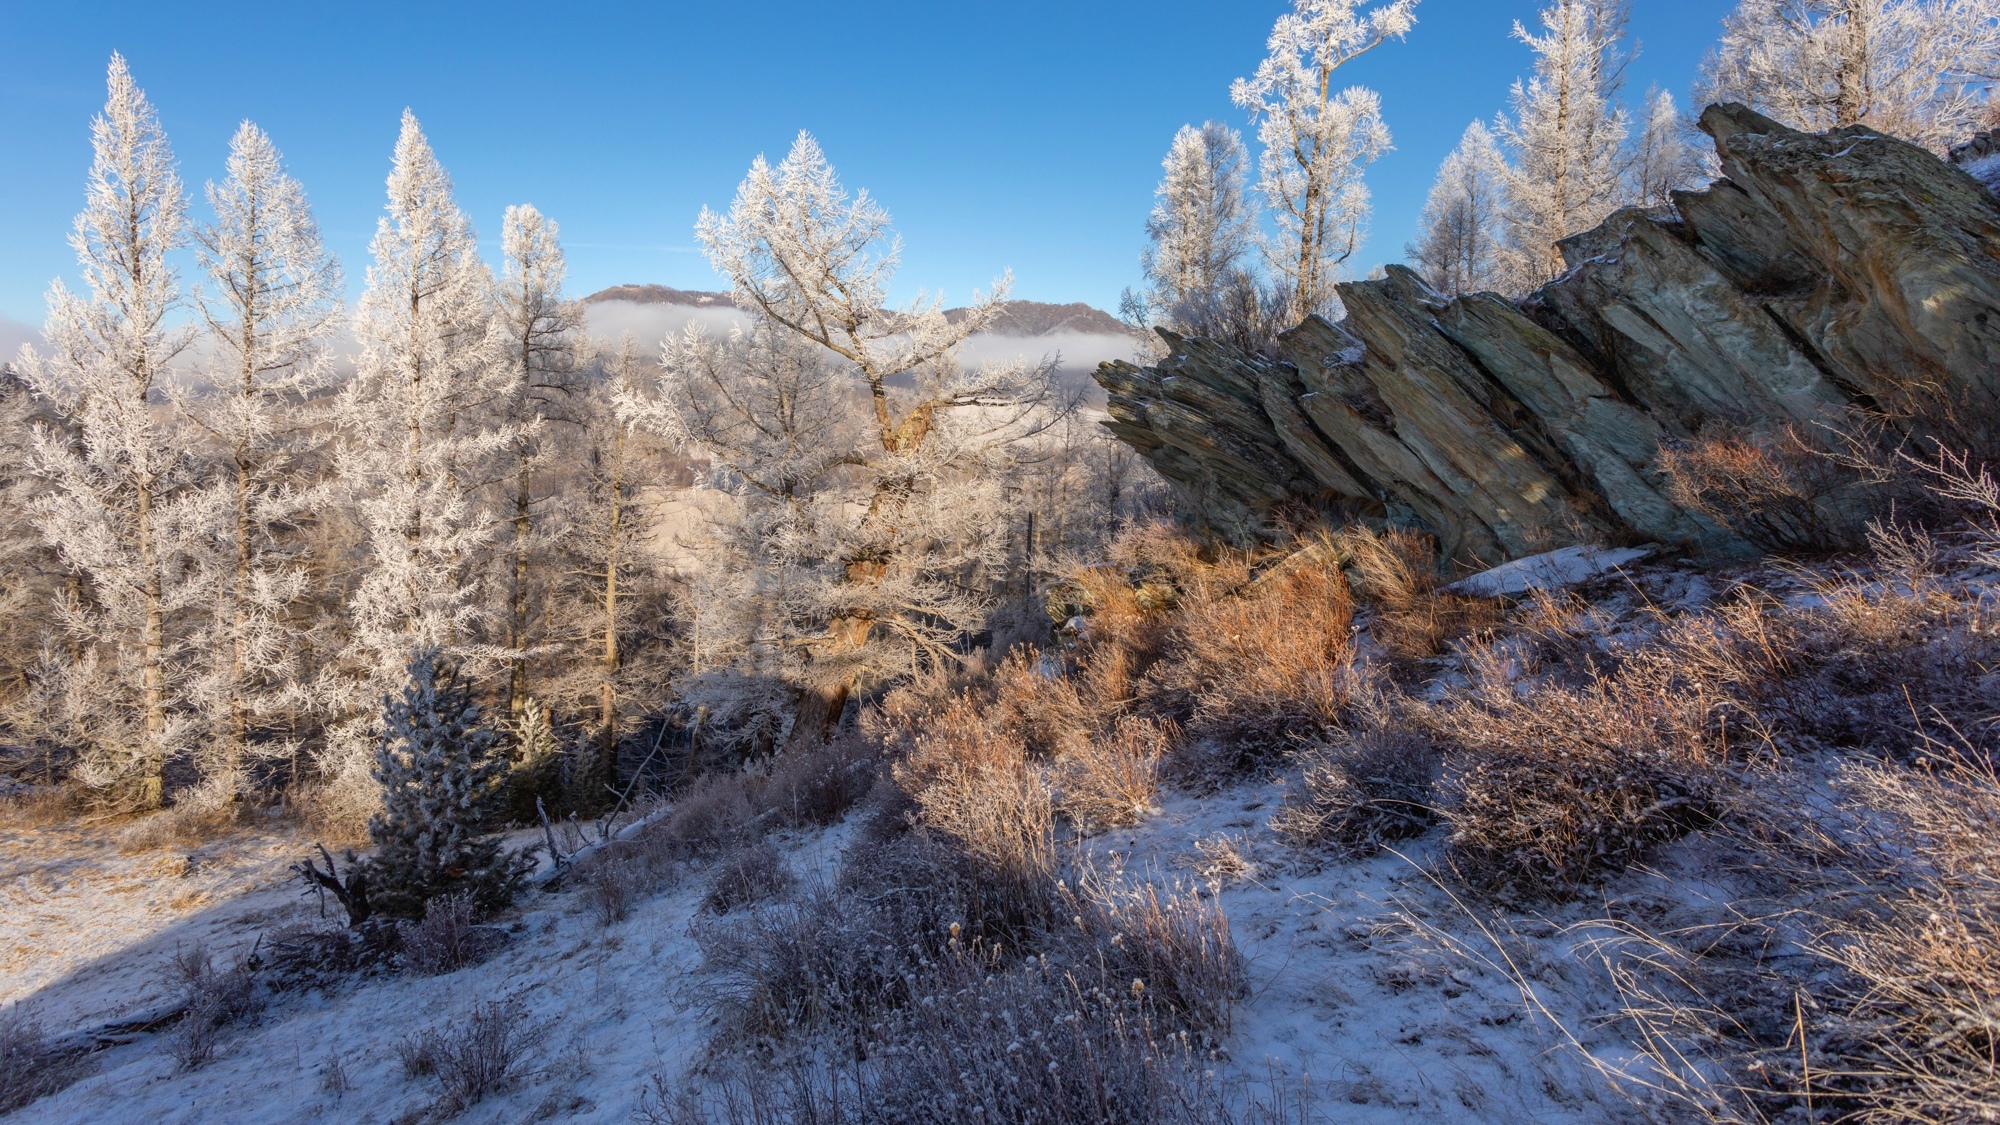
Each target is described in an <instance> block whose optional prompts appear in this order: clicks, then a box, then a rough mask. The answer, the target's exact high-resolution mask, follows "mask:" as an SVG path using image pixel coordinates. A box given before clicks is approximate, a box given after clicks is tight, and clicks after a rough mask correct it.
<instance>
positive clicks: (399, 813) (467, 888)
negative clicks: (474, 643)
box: [367, 647, 525, 918]
mask: <svg viewBox="0 0 2000 1125" xmlns="http://www.w3.org/2000/svg"><path fill="white" fill-rule="evenodd" d="M382 704H383V715H382V735H381V741H380V742H379V743H378V744H377V746H376V750H375V761H374V768H373V771H372V772H373V774H374V778H375V780H376V782H378V783H379V784H380V785H381V787H382V808H381V811H379V812H377V813H376V814H375V815H374V816H372V817H370V818H369V821H368V838H369V839H370V840H372V841H374V843H375V847H376V849H377V850H376V854H375V855H374V856H373V857H371V858H370V859H369V861H368V867H367V874H368V904H369V906H370V907H371V908H373V909H374V910H376V911H377V912H380V913H383V914H391V915H396V916H399V917H404V918H421V917H423V914H424V904H425V903H426V902H429V901H430V900H431V899H433V898H438V897H441V896H445V895H463V896H466V897H469V898H471V899H472V900H473V902H474V903H476V904H477V905H478V906H479V907H481V908H482V909H484V910H493V909H497V908H499V907H501V906H505V905H506V904H507V902H508V900H509V899H511V898H512V897H513V894H514V891H515V890H516V888H518V887H519V885H520V881H521V877H522V875H523V874H524V869H525V861H524V860H523V858H522V857H521V856H519V855H508V854H503V853H502V851H501V848H500V841H499V840H498V839H495V838H488V837H485V836H482V835H481V834H480V827H481V822H482V821H483V820H484V819H485V817H486V816H487V814H488V812H489V810H490V809H491V807H492V805H493V802H494V799H495V797H496V796H497V789H498V787H499V784H500V779H501V777H502V776H503V775H504V774H505V772H506V768H507V761H506V757H505V754H504V753H503V752H502V751H501V749H500V738H499V736H498V735H496V734H494V733H493V732H492V731H491V730H488V729H486V728H485V727H483V726H482V725H481V724H480V715H479V706H478V705H477V704H476V703H474V702H473V701H472V693H471V692H470V691H469V690H467V689H466V687H465V685H464V684H463V683H461V682H460V681H459V678H458V669H457V667H456V665H454V664H452V663H450V662H449V661H447V660H446V659H445V658H444V657H443V656H442V655H441V654H440V653H439V651H438V650H437V649H436V648H434V647H428V648H422V649H419V650H418V651H417V652H416V653H415V654H414V655H412V656H411V658H410V662H409V665H408V673H407V680H406V682H405V683H404V685H403V687H402V690H401V691H400V692H399V693H398V694H397V695H395V696H393V697H385V698H384V699H383V701H382Z"/></svg>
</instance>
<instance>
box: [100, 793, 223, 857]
mask: <svg viewBox="0 0 2000 1125" xmlns="http://www.w3.org/2000/svg"><path fill="white" fill-rule="evenodd" d="M245 812H246V809H245V807H244V806H243V805H242V804H240V803H238V802H234V801H231V802H228V803H225V804H220V805H214V806H178V805H177V806H174V807H172V808H166V809H161V810H160V811H158V812H153V813H147V814H146V815H144V816H142V817H140V818H138V819H137V820H135V821H133V822H132V823H131V824H130V825H129V826H127V827H126V828H125V830H124V831H123V832H121V833H120V834H119V837H118V850H119V851H121V852H124V853H126V854H135V853H141V852H157V851H166V850H169V849H186V848H198V847H200V846H202V845H203V844H208V843H213V842H214V841H216V840H219V839H222V838H223V837H224V836H227V835H229V834H230V833H232V832H234V831H236V829H238V828H239V827H241V826H242V824H243V817H244V813H245Z"/></svg>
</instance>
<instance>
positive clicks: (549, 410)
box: [493, 206, 583, 723]
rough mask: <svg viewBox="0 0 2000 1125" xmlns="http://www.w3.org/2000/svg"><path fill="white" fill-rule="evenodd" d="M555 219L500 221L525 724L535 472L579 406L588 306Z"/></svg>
mask: <svg viewBox="0 0 2000 1125" xmlns="http://www.w3.org/2000/svg"><path fill="white" fill-rule="evenodd" d="M556 236H557V231H556V224H555V223H553V222H550V221H549V220H548V219H546V218H543V217H542V213H541V212H540V211H537V210H535V209H534V208H533V207H528V206H521V207H509V208H507V214H506V218H505V219H504V220H503V221H502V223H501V234H500V247H501V255H502V260H503V268H502V276H501V280H500V284H499V286H498V293H497V294H496V300H495V302H494V305H495V308H494V324H493V334H494V337H495V339H494V341H493V346H494V350H495V353H496V355H497V356H498V357H499V359H500V361H501V362H502V363H503V364H504V365H505V367H506V377H507V379H508V382H509V387H508V396H507V414H508V421H509V422H510V423H511V424H512V425H514V426H515V427H516V429H517V438H516V442H515V448H514V451H513V453H514V495H513V539H512V541H511V542H510V543H509V544H508V550H507V567H508V573H507V577H506V584H505V588H506V591H507V607H506V610H505V614H506V630H507V632H506V637H505V641H504V643H505V645H506V647H507V649H508V650H509V655H508V659H507V663H508V686H507V703H508V714H509V715H510V716H511V717H512V721H514V722H517V723H518V722H519V721H521V717H522V708H523V707H525V706H526V705H527V700H528V652H527V650H528V649H530V648H531V647H533V643H534V642H533V641H532V639H531V638H530V636H529V632H530V629H531V627H532V624H533V621H534V614H533V612H532V611H533V606H532V605H531V604H530V602H531V599H530V591H529V587H530V583H531V576H530V573H529V571H530V567H531V565H532V564H533V563H534V561H535V559H536V556H537V554H538V552H539V551H540V541H539V539H538V536H537V530H536V526H535V525H536V520H537V517H538V516H539V514H540V513H539V512H537V510H536V505H537V501H538V500H539V499H541V497H538V496H537V494H536V491H537V490H536V474H537V473H538V472H539V471H540V470H541V469H542V468H544V467H545V466H546V464H547V462H548V458H549V457H550V456H551V455H552V453H553V450H551V449H550V447H549V445H548V440H547V439H548V435H549V429H548V427H547V425H546V423H547V422H549V421H550V420H554V419H562V418H566V417H567V416H568V415H569V414H571V413H572V412H573V410H574V407H575V403H573V402H572V401H571V400H572V399H573V398H574V397H575V395H576V393H577V390H578V385H579V381H580V380H579V375H578V367H577V349H578V346H579V330H580V329H581V328H582V325H583V306H582V304H581V303H580V302H577V301H570V300H566V299H564V297H563V291H562V285H563V274H564V272H565V266H564V263H563V252H562V246H561V244H560V243H559V242H557V240H556Z"/></svg>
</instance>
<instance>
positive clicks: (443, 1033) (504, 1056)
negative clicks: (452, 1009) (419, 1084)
mask: <svg viewBox="0 0 2000 1125" xmlns="http://www.w3.org/2000/svg"><path fill="white" fill-rule="evenodd" d="M545 1038H547V1028H546V1027H544V1026H541V1025H539V1024H537V1023H535V1022H534V1021H533V1020H532V1019H530V1018H529V1015H528V1009H527V1006H526V1005H524V1004H522V1003H521V1002H520V1001H519V1000H489V1001H487V1002H485V1003H482V1004H478V1005H475V1006H474V1007H473V1008H472V1010H471V1011H469V1012H467V1013H466V1015H465V1017H464V1018H463V1019H456V1020H450V1021H447V1022H446V1023H445V1025H444V1026H443V1027H438V1028H430V1029H428V1030H425V1031H421V1032H418V1033H417V1034H415V1035H411V1036H407V1037H405V1038H403V1039H402V1040H400V1041H399V1042H398V1043H397V1044H396V1054H397V1057H398V1058H399V1059H401V1061H402V1064H403V1073H404V1074H406V1075H408V1076H409V1077H411V1078H430V1079H432V1080H433V1081H434V1082H436V1083H437V1086H438V1099H437V1104H436V1106H435V1110H436V1112H437V1115H438V1116H439V1117H447V1116H450V1115H453V1114H457V1113H462V1112H464V1111H465V1110H466V1109H467V1108H468V1107H470V1106H472V1105H473V1104H475V1103H477V1102H479V1101H480V1100H481V1099H483V1098H485V1097H486V1095H488V1094H492V1093H497V1092H499V1091H501V1090H504V1089H506V1088H508V1087H509V1086H511V1085H512V1084H513V1083H514V1082H516V1081H517V1080H519V1079H520V1078H521V1076H522V1070H523V1067H524V1065H525V1064H526V1062H527V1060H528V1057H529V1056H530V1055H531V1054H532V1053H533V1052H534V1051H535V1050H536V1048H538V1047H540V1046H541V1044H542V1041H543V1040H544V1039H545Z"/></svg>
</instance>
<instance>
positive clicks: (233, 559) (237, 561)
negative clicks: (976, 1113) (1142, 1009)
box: [183, 122, 344, 786]
mask: <svg viewBox="0 0 2000 1125" xmlns="http://www.w3.org/2000/svg"><path fill="white" fill-rule="evenodd" d="M228 173H229V174H228V177H227V179H225V180H224V181H223V182H222V183H221V184H219V185H217V184H210V185H208V201H209V205H210V207H211V208H213V209H214V211H215V216H216V218H215V222H214V223H213V224H211V225H209V226H207V227H204V228H202V229H201V230H198V231H197V232H196V233H195V241H196V243H197V244H198V246H199V250H200V258H201V264H202V267H203V269H204V272H205V273H206V275H207V284H206V285H204V286H203V287H202V288H201V289H200V290H199V291H198V293H197V296H198V301H199V306H200V310H201V315H202V318H203V320H204V321H205V322H206V324H207V327H208V330H209V340H210V343H211V350H210V355H209V357H208V360H207V364H206V367H207V376H208V379H207V382H208V384H209V389H208V391H207V393H205V394H201V395H199V396H196V397H193V398H192V399H190V400H188V401H186V402H184V403H183V409H184V411H185V412H186V413H187V414H188V415H189V416H191V417H192V418H193V420H194V421H195V422H196V423H197V424H198V425H199V426H200V427H201V428H202V429H204V430H206V431H207V432H208V434H209V435H210V436H211V438H212V439H213V441H214V442H215V444H217V445H218V446H219V447H220V458H219V460H220V472H219V474H218V479H217V480H216V481H215V483H214V484H213V485H211V486H210V487H208V488H207V489H206V490H205V496H204V499H205V508H206V513H205V514H206V515H207V516H208V523H207V526H208V531H209V535H210V538H211V539H212V541H213V546H214V563H215V566H214V570H215V594H216V597H215V600H214V605H213V616H212V619H211V622H212V623H211V626H210V629H209V630H208V641H209V643H208V644H207V645H206V646H205V647H206V649H207V653H206V655H207V663H206V667H205V668H204V670H203V671H204V674H203V675H202V676H201V677H200V679H199V680H198V681H197V692H198V695H199V697H200V698H201V699H202V702H203V703H204V704H205V705H206V706H207V708H208V709H209V711H210V713H211V716H212V719H211V721H212V725H213V727H214V728H215V729H216V731H217V732H218V734H219V738H217V739H216V743H215V744H216V746H217V748H218V750H219V751H220V752H219V753H218V754H216V755H214V758H215V760H214V761H213V762H210V763H206V765H207V767H208V769H209V772H211V773H213V774H214V775H215V777H214V780H215V782H216V783H217V784H219V785H229V786H234V785H236V784H238V783H239V782H240V779H239V778H237V776H236V775H237V773H238V771H239V770H240V768H241V765H242V761H243V755H244V753H245V751H246V749H247V748H248V746H249V743H250V735H251V732H252V729H253V728H254V727H255V726H257V725H259V724H264V723H269V722H271V721H273V720H274V719H277V718H278V717H280V716H283V715H285V714H287V713H297V712H299V711H301V710H303V709H304V708H305V707H307V706H309V705H310V702H311V700H310V693H309V691H308V684H307V670H306V666H305V665H306V661H305V656H304V645H305V639H304V633H303V628H302V624H303V623H302V621H301V616H302V614H301V610H302V608H303V603H304V602H305V600H306V599H307V598H308V597H309V596H310V594H311V593H312V575H311V573H310V572H309V570H308V568H307V560H306V559H305V558H304V557H303V551H302V548H301V545H300V543H299V542H298V536H297V535H296V534H295V531H294V529H295V528H296V526H297V524H298V523H299V522H301V520H303V519H305V518H309V513H310V512H311V511H312V510H313V509H314V508H316V507H318V506H319V505H321V504H323V503H324V502H325V501H326V499H327V494H326V490H325V488H324V487H322V486H321V484H320V483H319V482H315V481H312V480H308V479H304V478H303V477H302V469H303V467H304V461H303V459H304V458H306V457H308V456H310V455H311V454H312V453H313V452H314V451H315V450H316V449H317V448H318V447H319V446H320V445H321V444H322V442H323V439H324V434H325V431H326V425H327V421H328V419H327V418H326V417H325V415H324V413H323V411H321V410H319V409H318V408H317V405H316V404H317V402H318V401H319V400H321V399H322V398H323V396H324V395H325V393H326V392H328V391H330V390H332V389H334V388H335V387H336V386H337V384H338V382H339V380H338V377H337V376H336V374H335V372H334V370H333V364H332V350H331V347H330V338H331V336H332V334H333V332H334V331H335V329H336V328H337V327H338V321H339V318H340V317H341V315H342V314H343V312H344V309H343V308H342V307H341V301H340V289H341V277H340V269H339V266H338V265H337V264H336V263H335V261H334V260H333V257H332V256H331V255H330V254H328V253H327V251H326V248H325V246H324V245H323V244H322V243H321V241H320V236H319V227H318V224H317V223H315V222H314V220H313V215H312V210H311V208H310V207H309V206H308V205H307V203H306V197H305V191H304V189H302V188H301V187H300V186H299V183H298V181H297V180H295V179H293V178H292V177H291V176H289V175H287V174H286V172H285V167H284V162H283V160H282V158H281V157H280V156H279V154H278V149H277V146H275V145H273V144H272V143H271V138H270V137H269V136H267V135H266V134H265V133H264V131H263V130H261V129H259V128H257V127H256V126H255V125H252V124H250V123H248V122H245V123H244V124H243V125H242V126H241V127H240V128H238V129H237V131H236V135H235V137H234V138H232V139H231V141H230V150H229V164H228Z"/></svg>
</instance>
